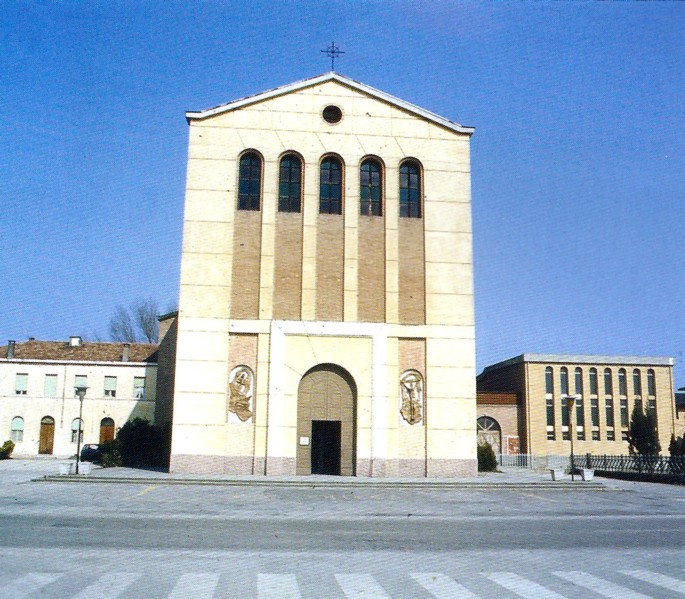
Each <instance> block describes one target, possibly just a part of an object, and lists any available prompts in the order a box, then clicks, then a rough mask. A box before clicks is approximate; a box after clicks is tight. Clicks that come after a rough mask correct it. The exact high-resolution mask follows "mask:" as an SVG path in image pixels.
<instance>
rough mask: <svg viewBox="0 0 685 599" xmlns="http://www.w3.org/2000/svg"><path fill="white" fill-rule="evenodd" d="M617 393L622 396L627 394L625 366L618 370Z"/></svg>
mask: <svg viewBox="0 0 685 599" xmlns="http://www.w3.org/2000/svg"><path fill="white" fill-rule="evenodd" d="M618 394H619V395H621V396H624V397H625V396H626V395H628V383H627V382H626V369H625V368H621V369H620V370H619V371H618Z"/></svg>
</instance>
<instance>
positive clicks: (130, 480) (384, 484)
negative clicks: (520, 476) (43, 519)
mask: <svg viewBox="0 0 685 599" xmlns="http://www.w3.org/2000/svg"><path fill="white" fill-rule="evenodd" d="M31 481H32V482H48V483H91V484H108V483H109V484H126V485H187V486H191V485H196V486H214V487H264V488H269V487H287V488H295V489H316V488H338V489H431V490H434V489H444V490H467V489H472V490H478V491H489V490H505V489H508V490H554V491H572V492H573V491H607V490H608V488H607V487H606V486H605V485H604V484H602V483H599V482H594V481H593V482H584V481H577V482H574V483H572V482H571V481H558V482H554V481H540V482H482V481H474V482H469V481H435V480H426V481H382V480H378V479H376V480H375V481H371V480H368V481H367V480H364V481H360V480H345V481H331V480H325V481H323V480H311V479H309V480H302V481H294V480H278V479H266V478H264V479H263V478H255V479H254V480H245V479H239V480H238V479H233V480H231V479H206V478H155V477H147V478H146V477H114V476H112V477H105V476H92V475H89V476H83V475H61V476H60V475H46V476H43V477H41V478H34V479H31Z"/></svg>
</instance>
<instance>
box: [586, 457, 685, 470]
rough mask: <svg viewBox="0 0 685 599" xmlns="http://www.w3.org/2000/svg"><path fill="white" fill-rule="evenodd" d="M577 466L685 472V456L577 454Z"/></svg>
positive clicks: (594, 468) (596, 468)
mask: <svg viewBox="0 0 685 599" xmlns="http://www.w3.org/2000/svg"><path fill="white" fill-rule="evenodd" d="M573 465H574V466H575V467H576V468H592V469H593V470H603V471H605V472H638V473H642V474H685V456H678V457H669V456H644V455H591V454H587V455H584V456H583V455H577V456H574V459H573Z"/></svg>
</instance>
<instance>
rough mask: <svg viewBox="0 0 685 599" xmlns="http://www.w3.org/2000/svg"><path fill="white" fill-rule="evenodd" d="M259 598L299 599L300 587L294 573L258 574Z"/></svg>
mask: <svg viewBox="0 0 685 599" xmlns="http://www.w3.org/2000/svg"><path fill="white" fill-rule="evenodd" d="M257 597H258V598H259V599H300V598H301V597H302V595H300V588H299V587H298V586H297V576H295V575H294V574H258V575H257Z"/></svg>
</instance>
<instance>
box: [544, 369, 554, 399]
mask: <svg viewBox="0 0 685 599" xmlns="http://www.w3.org/2000/svg"><path fill="white" fill-rule="evenodd" d="M545 393H547V394H550V395H551V394H552V393H554V372H553V371H552V367H551V366H548V367H547V368H545Z"/></svg>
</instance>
